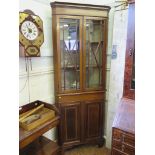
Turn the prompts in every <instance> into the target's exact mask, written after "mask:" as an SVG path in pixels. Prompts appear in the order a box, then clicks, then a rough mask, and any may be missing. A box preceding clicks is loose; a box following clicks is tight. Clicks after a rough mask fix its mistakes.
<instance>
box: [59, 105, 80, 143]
mask: <svg viewBox="0 0 155 155" xmlns="http://www.w3.org/2000/svg"><path fill="white" fill-rule="evenodd" d="M61 114H62V117H61V120H62V121H61V134H62V138H63V139H62V142H63V143H64V145H67V144H68V143H70V142H72V143H74V144H75V143H79V142H80V140H81V129H80V127H81V125H80V122H81V103H80V102H76V103H75V102H74V103H67V104H66V103H65V104H62V105H61Z"/></svg>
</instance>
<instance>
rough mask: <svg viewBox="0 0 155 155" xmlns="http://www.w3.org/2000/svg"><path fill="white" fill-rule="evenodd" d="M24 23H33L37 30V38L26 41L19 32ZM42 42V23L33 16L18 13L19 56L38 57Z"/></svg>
mask: <svg viewBox="0 0 155 155" xmlns="http://www.w3.org/2000/svg"><path fill="white" fill-rule="evenodd" d="M25 21H31V22H33V23H34V24H35V25H36V26H37V29H38V31H39V32H38V36H37V38H36V39H34V40H28V39H27V38H26V37H25V36H24V35H23V33H22V32H21V26H22V24H23V23H24V22H25ZM43 42H44V34H43V21H42V20H41V18H40V17H39V16H37V15H35V14H31V13H27V12H19V56H20V57H39V56H40V46H41V45H42V44H43Z"/></svg>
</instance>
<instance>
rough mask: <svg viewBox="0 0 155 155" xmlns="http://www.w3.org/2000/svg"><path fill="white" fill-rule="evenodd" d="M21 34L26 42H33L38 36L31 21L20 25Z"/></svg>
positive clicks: (36, 29) (35, 27)
mask: <svg viewBox="0 0 155 155" xmlns="http://www.w3.org/2000/svg"><path fill="white" fill-rule="evenodd" d="M21 32H22V34H23V35H24V37H25V38H26V39H28V40H35V39H36V38H37V36H38V28H37V26H36V25H35V24H34V23H33V22H31V21H25V22H23V24H22V25H21Z"/></svg>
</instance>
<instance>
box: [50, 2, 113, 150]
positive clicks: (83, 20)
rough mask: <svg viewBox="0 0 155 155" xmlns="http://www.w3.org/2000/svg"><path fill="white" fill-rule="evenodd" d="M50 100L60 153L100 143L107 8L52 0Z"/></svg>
mask: <svg viewBox="0 0 155 155" xmlns="http://www.w3.org/2000/svg"><path fill="white" fill-rule="evenodd" d="M51 8H52V36H53V53H54V76H55V78H54V80H55V82H54V83H55V100H56V104H57V107H58V108H59V110H60V113H61V121H60V128H59V138H60V142H61V145H62V148H63V149H67V148H70V147H73V146H76V145H80V144H88V143H91V144H98V145H99V146H102V145H103V143H104V138H103V134H104V133H103V127H104V119H105V118H104V111H105V92H106V88H105V86H106V53H107V36H108V34H107V30H108V14H109V10H110V7H109V6H100V5H89V4H77V3H63V2H52V3H51Z"/></svg>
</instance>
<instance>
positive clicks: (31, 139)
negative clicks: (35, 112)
mask: <svg viewBox="0 0 155 155" xmlns="http://www.w3.org/2000/svg"><path fill="white" fill-rule="evenodd" d="M41 104H44V106H45V107H46V108H50V109H52V110H54V111H55V113H56V116H55V117H54V118H53V119H51V120H49V121H47V122H45V123H44V124H42V125H40V126H39V127H37V128H35V129H33V130H30V131H26V130H24V129H23V128H19V148H20V155H42V154H44V155H55V154H57V153H58V152H59V154H60V147H59V146H58V144H56V143H55V142H53V141H51V140H49V139H48V138H45V137H43V136H42V135H43V134H44V133H45V132H47V131H48V130H50V129H52V128H53V127H56V126H58V125H59V122H60V114H59V111H58V110H57V108H56V107H55V106H54V105H51V104H48V103H45V102H42V101H35V102H32V103H29V104H27V105H24V106H22V107H20V108H22V109H21V110H20V114H21V113H23V112H26V111H28V110H30V109H32V108H35V107H37V106H39V105H41Z"/></svg>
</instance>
